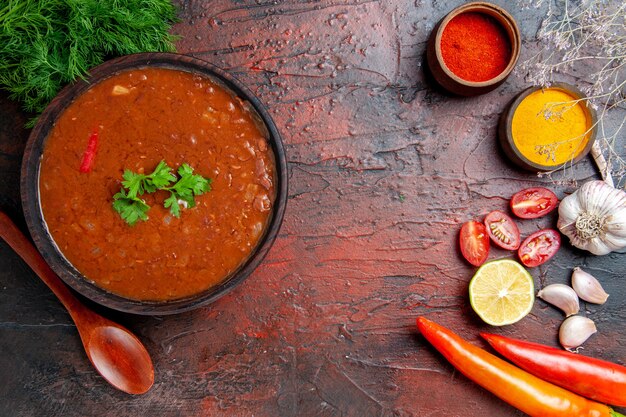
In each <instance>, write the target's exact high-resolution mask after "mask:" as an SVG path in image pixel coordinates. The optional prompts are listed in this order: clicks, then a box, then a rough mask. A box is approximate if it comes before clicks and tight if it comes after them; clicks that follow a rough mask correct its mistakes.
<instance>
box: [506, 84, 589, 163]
mask: <svg viewBox="0 0 626 417" xmlns="http://www.w3.org/2000/svg"><path fill="white" fill-rule="evenodd" d="M596 124H597V116H596V112H595V111H594V110H593V109H592V108H591V106H590V105H589V103H588V102H587V100H586V98H585V96H584V94H583V93H582V92H581V91H579V90H578V89H577V88H576V87H574V86H573V85H569V84H563V83H561V84H553V85H551V86H550V87H548V88H542V87H531V88H528V89H526V90H524V91H522V92H521V93H520V94H519V95H518V96H517V97H516V98H515V99H514V100H513V101H512V102H511V104H510V105H509V106H508V107H507V109H506V110H505V112H504V113H503V114H502V116H501V118H500V124H499V128H498V137H499V139H500V144H501V145H502V148H503V150H504V153H505V154H506V155H507V156H508V157H509V158H510V159H511V161H513V162H514V163H515V164H517V165H518V166H520V167H522V168H524V169H527V170H530V171H552V170H555V169H558V168H561V167H563V166H566V165H573V164H575V163H576V162H578V161H580V160H581V159H582V158H584V157H585V156H586V155H587V154H588V153H589V151H590V150H591V146H592V145H593V141H594V140H595V137H596Z"/></svg>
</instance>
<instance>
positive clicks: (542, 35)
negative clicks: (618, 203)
mask: <svg viewBox="0 0 626 417" xmlns="http://www.w3.org/2000/svg"><path fill="white" fill-rule="evenodd" d="M525 6H527V7H536V8H539V7H545V8H547V12H546V18H545V19H544V20H543V22H542V24H541V27H540V28H539V30H538V32H537V36H536V37H537V41H538V45H539V46H540V50H539V52H538V53H536V54H535V55H534V56H532V57H530V58H529V59H527V60H526V61H525V62H523V63H522V65H521V66H520V69H521V71H523V72H524V73H525V78H526V80H527V81H529V82H531V83H533V84H534V85H540V86H544V87H548V86H550V85H551V84H552V83H554V82H557V81H559V80H558V78H559V77H562V76H564V75H566V74H569V75H575V76H576V77H578V78H579V79H578V82H579V84H580V85H579V88H580V90H581V91H583V92H584V93H585V94H586V97H585V98H584V99H583V100H584V101H586V102H588V103H589V104H590V105H591V106H592V107H593V108H594V109H595V110H596V111H597V115H598V122H597V125H596V128H597V133H598V138H597V139H596V143H595V145H594V150H593V152H592V156H593V157H594V159H595V161H596V164H597V165H598V169H599V170H600V172H601V174H602V177H603V178H605V179H606V180H607V181H611V182H612V180H610V178H612V177H613V176H615V178H616V179H617V183H618V184H619V183H621V182H622V181H624V179H625V177H626V161H624V158H623V157H622V154H623V151H624V144H623V143H619V142H623V138H624V130H626V129H624V125H625V120H623V119H624V118H622V121H621V123H620V122H617V123H613V125H611V123H610V122H609V120H611V119H610V117H609V114H611V115H612V114H613V113H620V112H626V2H624V1H622V0H580V1H571V0H535V1H534V2H533V3H529V2H526V4H525ZM550 174H551V173H548V175H550Z"/></svg>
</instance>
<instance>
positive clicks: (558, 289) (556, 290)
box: [537, 284, 580, 317]
mask: <svg viewBox="0 0 626 417" xmlns="http://www.w3.org/2000/svg"><path fill="white" fill-rule="evenodd" d="M537 297H539V298H541V299H542V300H544V301H545V302H548V303H550V304H552V305H553V306H555V307H558V308H560V309H561V310H563V313H565V316H566V317H569V316H571V315H572V314H576V313H578V310H579V309H580V306H579V304H578V295H576V291H574V290H573V289H572V287H570V286H568V285H565V284H550V285H548V286H547V287H544V288H543V289H542V290H541V291H539V292H538V293H537Z"/></svg>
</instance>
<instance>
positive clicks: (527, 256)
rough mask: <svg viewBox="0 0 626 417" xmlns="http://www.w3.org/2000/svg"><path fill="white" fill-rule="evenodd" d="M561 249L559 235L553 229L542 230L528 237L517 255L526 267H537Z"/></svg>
mask: <svg viewBox="0 0 626 417" xmlns="http://www.w3.org/2000/svg"><path fill="white" fill-rule="evenodd" d="M560 247H561V235H560V234H559V232H557V231H556V230H553V229H543V230H539V231H538V232H535V233H533V234H532V235H530V236H528V237H527V238H526V240H524V241H523V242H522V245H521V246H520V247H519V250H518V251H517V254H518V256H519V259H520V261H522V263H523V264H524V265H526V266H528V267H533V266H538V265H541V264H542V263H544V262H546V261H547V260H548V259H550V258H552V257H553V256H554V255H555V254H556V252H557V251H558V250H559V248H560Z"/></svg>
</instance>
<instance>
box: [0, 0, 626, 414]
mask: <svg viewBox="0 0 626 417" xmlns="http://www.w3.org/2000/svg"><path fill="white" fill-rule="evenodd" d="M460 3H461V2H460V1H458V0H453V1H439V0H434V1H429V0H424V1H422V0H416V1H411V2H407V1H398V0H388V1H366V0H363V1H361V0H345V1H344V0H302V1H295V0H293V1H288V0H284V1H249V0H230V1H229V0H218V1H210V2H203V1H193V0H188V1H181V2H180V19H181V20H180V22H179V23H178V24H176V26H175V27H174V30H173V31H174V32H176V33H178V34H180V35H181V36H182V38H181V39H180V41H179V42H178V43H177V47H178V51H179V52H181V53H184V54H190V55H193V56H195V57H198V58H202V59H205V60H207V61H210V62H211V63H213V64H215V65H217V66H219V67H221V68H224V69H225V70H227V71H229V72H230V73H231V74H233V75H234V76H236V77H237V78H238V79H239V80H241V81H242V82H244V83H245V84H247V85H248V86H249V87H250V88H251V89H252V90H253V91H254V92H255V93H256V94H257V95H258V97H259V98H260V100H261V101H262V102H263V103H264V104H265V105H266V106H267V108H268V109H270V112H271V114H272V115H273V117H274V118H275V121H276V124H277V125H278V126H279V129H280V131H281V133H282V135H283V138H284V142H285V146H286V149H287V156H288V162H289V181H290V191H289V202H288V207H287V212H286V216H285V220H284V223H283V227H282V230H281V233H280V236H279V238H278V239H277V241H276V243H275V245H274V247H273V248H272V250H271V251H270V253H269V255H268V256H267V258H266V259H265V261H264V262H263V263H262V265H261V266H260V267H259V268H258V270H257V271H255V273H254V274H253V275H252V276H250V278H249V279H248V280H247V281H246V282H244V284H243V285H241V286H239V287H238V288H237V289H236V290H235V291H233V292H232V293H230V294H229V295H228V296H226V297H224V298H222V299H220V300H219V301H217V302H216V303H214V304H213V305H211V306H209V307H206V308H202V309H199V310H196V311H193V312H190V313H185V314H181V315H177V316H167V317H140V316H132V315H126V314H121V313H116V312H112V311H106V310H102V309H100V311H101V312H103V313H104V314H105V315H107V316H108V317H111V318H113V319H115V320H118V321H119V322H121V323H123V324H125V325H127V326H128V327H129V328H131V329H132V330H133V331H135V332H136V334H137V335H138V336H139V337H140V338H141V339H142V340H143V341H144V342H145V344H146V345H147V348H148V350H149V351H150V353H151V355H152V357H153V361H154V364H155V367H156V383H155V385H154V387H153V388H152V389H151V390H150V391H149V392H148V393H147V394H145V395H142V396H130V395H126V394H124V393H122V392H119V391H116V390H115V389H113V388H112V387H111V386H109V385H108V384H107V383H106V382H105V381H104V380H103V379H102V378H101V377H100V376H99V375H98V374H97V373H96V372H95V371H94V369H93V368H92V367H91V365H90V364H89V362H88V360H87V358H86V355H85V353H84V351H83V350H82V346H81V344H80V340H79V337H78V334H77V332H76V329H75V327H74V326H73V323H72V321H71V320H70V317H69V316H68V314H67V313H66V312H65V310H64V309H63V307H62V306H61V304H60V303H59V302H58V301H57V300H56V299H55V297H54V296H53V295H52V293H51V292H50V291H49V290H48V289H47V288H46V287H45V286H44V284H42V283H41V282H40V281H39V280H38V278H37V277H36V276H35V275H34V274H33V273H32V272H31V271H30V269H29V268H28V267H27V266H26V265H25V264H24V263H23V262H22V261H21V260H20V259H19V258H18V256H17V255H16V254H15V253H13V252H12V251H11V250H10V249H9V247H8V246H7V245H6V244H5V243H4V242H0V380H1V381H2V382H1V383H0V415H1V416H120V417H121V416H259V417H265V416H285V417H291V416H294V417H295V416H356V417H365V416H430V417H435V416H441V417H443V416H446V417H451V416H463V417H465V416H508V415H516V416H520V415H522V414H521V413H520V412H518V411H516V410H514V409H513V408H511V407H510V406H508V405H507V404H505V403H504V402H502V401H501V400H499V399H498V398H496V397H495V396H493V395H491V394H490V393H488V392H486V391H485V390H483V389H481V388H480V387H479V386H477V385H476V384H474V383H472V382H471V381H469V380H468V379H466V378H465V377H464V376H462V375H461V374H459V373H458V372H456V371H455V370H454V369H453V368H452V366H451V365H449V364H448V363H447V362H446V361H445V360H444V359H443V358H442V356H440V355H439V354H438V353H437V352H436V351H435V350H434V349H432V348H431V347H430V346H429V345H428V344H427V343H426V341H425V340H424V339H423V337H422V336H421V335H420V334H419V333H418V332H417V330H416V328H415V318H416V317H417V316H418V315H425V316H427V317H429V318H431V319H433V320H435V321H437V322H439V323H441V324H444V325H446V326H448V327H450V328H452V329H453V330H455V331H457V332H458V333H459V334H461V335H462V336H464V337H465V338H467V339H469V340H470V341H472V342H473V343H476V344H477V345H480V346H483V347H486V346H485V343H483V342H482V341H481V340H480V339H479V336H478V332H479V331H493V332H497V333H501V334H504V335H509V336H514V337H519V338H524V339H527V340H532V341H536V342H540V343H545V344H550V345H555V346H556V345H558V341H557V332H558V326H559V325H560V323H561V321H562V319H563V316H562V314H561V313H560V312H559V311H558V310H556V309H555V308H552V307H549V306H548V305H547V304H545V303H544V302H542V301H540V300H538V301H537V302H536V304H535V306H534V308H533V310H532V312H531V314H530V315H529V316H527V317H526V318H524V319H523V320H522V321H520V322H519V323H517V324H514V325H511V326H507V327H503V328H492V327H489V326H487V325H485V324H483V323H482V322H481V321H480V319H479V318H478V317H477V316H476V315H475V313H474V312H473V311H472V309H471V307H470V305H469V302H468V295H467V286H468V282H469V280H470V278H471V276H472V275H473V273H474V271H475V268H473V267H471V266H470V265H469V264H467V263H466V262H465V261H464V260H463V258H462V257H461V255H460V252H459V249H458V244H457V238H458V232H459V229H460V226H461V224H462V223H463V222H465V221H467V220H470V219H474V218H476V219H482V217H483V216H484V215H485V214H487V213H488V212H489V211H491V210H493V209H500V210H506V209H507V203H508V199H509V197H510V196H511V195H512V194H513V193H514V192H516V191H518V190H520V189H522V188H525V187H528V186H537V185H544V186H548V187H550V188H552V189H553V190H554V191H555V192H556V193H557V195H558V196H559V197H560V198H562V197H564V196H565V195H567V194H568V193H571V192H572V191H574V189H575V186H574V185H573V184H572V183H571V182H567V183H564V184H555V183H554V182H553V181H551V180H550V179H548V178H539V177H538V176H537V175H535V174H533V173H528V172H524V171H521V170H518V169H516V168H514V167H512V166H511V164H510V163H509V162H508V161H507V160H506V158H505V157H504V155H503V154H502V152H501V150H500V148H499V146H498V144H497V141H496V126H497V122H498V117H499V115H500V113H501V112H502V110H503V108H504V107H505V105H506V104H507V103H508V102H509V101H510V100H511V99H512V98H513V97H514V96H515V94H516V93H518V92H519V91H521V90H522V89H523V88H525V87H527V86H528V85H527V84H526V83H525V81H524V79H523V75H522V74H519V73H514V74H513V75H512V76H511V77H510V78H509V79H508V81H507V82H506V83H505V84H504V85H502V86H501V87H500V88H498V89H497V90H496V91H493V92H491V93H489V94H486V95H483V96H480V97H475V98H456V97H452V96H449V95H447V94H445V93H443V92H442V91H440V90H439V89H438V88H437V87H436V86H435V85H434V84H433V83H432V80H431V79H430V78H429V76H428V73H427V71H426V70H425V68H424V62H425V60H424V51H425V42H426V39H427V37H428V35H429V33H430V31H431V29H432V28H433V26H434V25H435V23H436V21H437V20H438V19H440V18H441V17H442V16H443V15H445V14H446V13H447V12H448V11H449V10H451V9H452V8H453V7H455V6H457V5H459V4H460ZM496 3H498V4H500V5H501V6H503V7H504V8H506V9H507V10H509V11H510V12H511V13H512V14H513V16H514V17H515V18H516V19H517V21H518V23H519V24H520V27H521V30H522V36H523V40H524V41H523V45H522V46H523V50H522V56H521V60H524V59H527V58H528V57H529V56H530V55H531V54H532V53H534V52H535V51H536V49H537V46H536V44H535V41H534V39H535V33H536V31H537V28H538V27H539V24H540V22H541V19H542V18H543V17H544V16H545V10H542V9H532V8H531V9H527V10H522V9H521V8H520V7H519V6H518V5H517V3H516V2H514V1H504V0H501V1H496ZM576 76H577V75H576V74H574V75H568V74H564V75H563V76H562V77H561V78H562V79H561V80H562V81H569V82H573V83H576V81H577V79H576ZM624 116H625V115H624V112H623V111H622V113H621V114H620V113H619V111H618V112H617V113H614V114H613V115H612V117H615V120H619V119H620V118H622V119H623V118H624ZM27 117H28V116H27V115H26V114H25V113H23V112H21V111H20V108H19V105H18V104H16V103H14V102H11V101H10V100H8V99H7V98H6V94H4V93H3V95H2V96H1V99H0V121H1V122H0V206H1V208H2V209H3V210H5V211H7V212H8V214H9V215H10V216H11V217H12V218H13V219H15V221H16V222H18V224H19V225H20V226H21V227H22V228H23V229H24V230H26V227H25V223H24V220H23V217H22V214H21V205H20V197H19V171H20V162H21V154H22V152H23V149H24V145H25V142H26V139H27V137H28V134H29V131H28V130H25V129H23V128H22V126H23V125H24V123H25V122H26V120H27ZM622 146H623V145H622ZM566 177H568V178H570V179H575V180H578V181H579V184H580V183H582V182H584V181H585V180H587V179H593V178H597V177H598V174H597V171H596V169H595V167H594V166H593V164H592V162H591V160H584V161H582V162H581V163H579V164H578V165H577V166H576V167H575V168H574V169H572V170H570V171H569V172H568V173H567V176H566ZM556 219H557V214H556V213H553V214H551V215H549V216H548V217H545V218H541V219H537V220H527V221H520V222H519V226H520V229H521V232H522V234H523V235H525V236H527V235H528V234H530V233H531V232H533V231H535V230H537V229H538V228H544V227H554V226H555V224H556ZM512 256H513V255H512V254H511V253H509V252H506V251H502V250H498V249H492V253H491V255H490V258H491V259H495V258H501V257H512ZM575 266H583V267H584V268H585V269H586V270H587V271H589V272H591V273H592V274H594V275H596V276H597V277H598V278H599V279H601V281H602V282H603V284H604V286H605V289H606V290H607V292H609V293H610V294H611V297H610V298H609V300H608V302H607V303H606V304H605V305H603V306H595V305H591V304H583V306H582V313H583V314H585V315H587V316H588V317H590V318H592V319H593V320H594V321H595V322H596V323H597V326H598V329H599V332H598V333H597V334H596V335H594V336H593V337H592V338H591V339H589V340H588V342H587V343H586V344H585V349H584V354H586V355H590V356H595V357H600V358H604V359H607V360H612V361H616V362H618V363H621V364H626V331H625V330H624V326H625V324H626V301H625V300H624V297H625V296H626V286H625V285H624V282H625V281H624V271H625V270H626V256H625V255H624V254H619V253H613V254H610V255H607V256H601V257H597V256H592V255H590V254H588V253H586V252H582V251H579V250H576V249H574V248H572V247H571V246H570V245H569V244H565V245H564V246H563V248H562V249H561V250H560V251H559V253H558V254H557V256H556V257H555V258H554V259H552V260H551V261H550V262H548V263H547V264H544V265H543V266H540V267H537V268H533V269H531V274H532V275H533V277H534V278H535V282H536V286H537V287H541V286H543V285H547V284H549V283H567V282H569V278H570V274H571V270H572V268H573V267H575ZM619 410H620V411H621V412H624V411H625V410H624V409H619Z"/></svg>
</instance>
